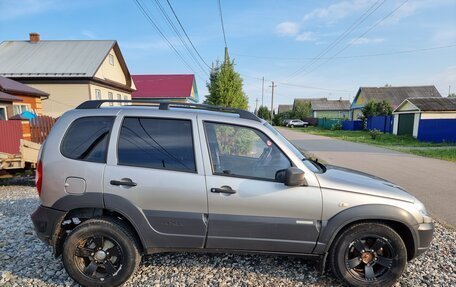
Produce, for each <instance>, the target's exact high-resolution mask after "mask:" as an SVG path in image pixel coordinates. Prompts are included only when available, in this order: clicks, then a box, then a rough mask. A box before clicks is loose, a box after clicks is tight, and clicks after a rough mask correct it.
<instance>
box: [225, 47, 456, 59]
mask: <svg viewBox="0 0 456 287" xmlns="http://www.w3.org/2000/svg"><path fill="white" fill-rule="evenodd" d="M454 47H456V44H451V45H447V46H438V47H427V48H419V49H411V50H401V51H391V52H384V53H373V54H362V55H350V56H340V57H323V58H320V60H327V59H330V58H332V59H353V58H368V57H377V56H390V55H399V54H409V53H417V52H426V51H431V50H440V49H448V48H454ZM233 55H235V56H238V57H239V56H240V57H246V58H256V59H264V60H290V61H291V60H293V61H296V60H313V59H315V58H311V57H308V58H306V57H303V58H302V57H274V56H256V55H246V54H237V53H236V54H233Z"/></svg>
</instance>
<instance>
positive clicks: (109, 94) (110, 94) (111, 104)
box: [108, 92, 114, 106]
mask: <svg viewBox="0 0 456 287" xmlns="http://www.w3.org/2000/svg"><path fill="white" fill-rule="evenodd" d="M108 99H109V100H111V101H112V100H113V96H112V92H108ZM109 105H110V106H113V105H114V103H112V102H111V103H109Z"/></svg>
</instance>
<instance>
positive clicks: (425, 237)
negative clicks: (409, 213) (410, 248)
mask: <svg viewBox="0 0 456 287" xmlns="http://www.w3.org/2000/svg"><path fill="white" fill-rule="evenodd" d="M433 235H434V223H433V222H430V223H421V224H420V225H418V243H419V244H418V246H417V248H416V253H415V257H416V256H419V255H421V254H423V253H424V252H425V251H426V250H428V249H429V246H430V245H431V241H432V237H433Z"/></svg>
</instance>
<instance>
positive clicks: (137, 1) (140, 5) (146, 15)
mask: <svg viewBox="0 0 456 287" xmlns="http://www.w3.org/2000/svg"><path fill="white" fill-rule="evenodd" d="M135 3H136V5H137V6H138V8H139V10H140V11H141V13H142V14H143V15H144V17H146V20H148V21H149V22H150V23H151V24H152V26H153V27H154V28H155V30H157V32H158V33H159V34H160V36H161V37H162V38H163V39H164V40H165V41H166V42H167V43H168V45H169V47H170V48H171V49H172V50H173V51H174V53H176V55H177V56H178V58H179V59H180V60H181V61H182V63H183V64H184V65H185V66H186V67H187V68H188V69H190V70H191V71H192V72H193V73H194V74H195V75H198V73H196V72H195V70H194V69H193V68H192V66H191V65H190V64H189V63H187V61H185V59H184V57H183V56H182V55H181V53H180V52H179V51H178V50H177V49H176V47H174V45H173V44H172V43H171V42H170V41H169V40H168V38H167V37H166V35H165V34H164V33H163V32H162V31H161V29H160V27H158V25H157V24H156V23H155V21H154V20H152V18H151V17H150V15H149V13H150V11H149V9H148V8H147V6H146V8H144V7H143V5H142V4H141V2H140V0H135ZM146 9H147V11H146ZM148 12H149V13H148Z"/></svg>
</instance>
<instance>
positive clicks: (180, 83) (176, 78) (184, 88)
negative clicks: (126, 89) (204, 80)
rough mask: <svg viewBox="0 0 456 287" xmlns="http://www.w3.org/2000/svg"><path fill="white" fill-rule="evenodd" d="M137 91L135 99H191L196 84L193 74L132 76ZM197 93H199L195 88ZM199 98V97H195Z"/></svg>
mask: <svg viewBox="0 0 456 287" xmlns="http://www.w3.org/2000/svg"><path fill="white" fill-rule="evenodd" d="M131 77H132V78H133V82H134V83H135V86H136V91H135V92H133V94H132V95H131V96H132V98H133V99H145V98H159V99H166V98H190V97H191V96H192V87H193V85H194V84H195V85H196V83H195V75H193V74H182V75H179V74H176V75H132V76H131ZM194 92H195V93H197V90H196V86H195V90H194ZM195 96H196V97H197V95H195Z"/></svg>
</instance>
